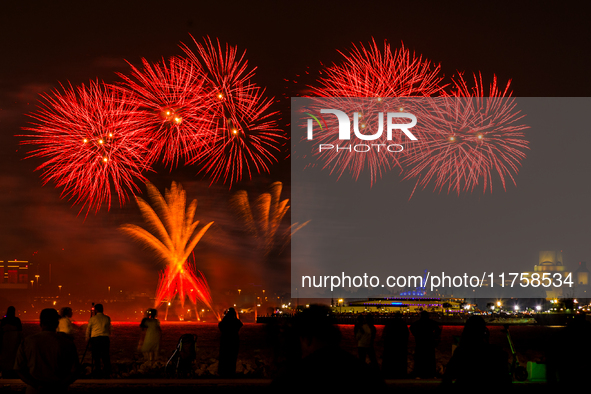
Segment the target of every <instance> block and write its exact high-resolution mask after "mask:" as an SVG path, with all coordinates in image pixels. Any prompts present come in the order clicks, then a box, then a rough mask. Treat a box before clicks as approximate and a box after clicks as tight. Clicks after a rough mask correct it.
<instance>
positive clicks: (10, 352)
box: [0, 306, 23, 379]
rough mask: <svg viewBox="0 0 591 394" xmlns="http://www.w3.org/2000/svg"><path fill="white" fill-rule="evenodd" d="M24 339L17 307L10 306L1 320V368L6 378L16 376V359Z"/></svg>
mask: <svg viewBox="0 0 591 394" xmlns="http://www.w3.org/2000/svg"><path fill="white" fill-rule="evenodd" d="M22 340H23V325H22V323H21V319H19V318H18V317H16V309H15V308H14V307H13V306H9V307H8V309H7V310H6V316H4V318H3V319H2V321H0V346H1V347H0V369H1V370H2V377H3V378H4V379H10V378H15V377H16V376H17V374H16V372H15V371H14V359H15V358H16V352H17V350H18V347H19V346H20V344H21V341H22Z"/></svg>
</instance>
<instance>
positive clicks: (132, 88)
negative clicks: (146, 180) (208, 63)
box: [119, 57, 211, 167]
mask: <svg viewBox="0 0 591 394" xmlns="http://www.w3.org/2000/svg"><path fill="white" fill-rule="evenodd" d="M142 62H143V70H140V69H138V68H136V67H134V66H131V68H132V69H131V76H130V77H128V76H126V75H123V74H119V76H120V77H121V78H123V79H124V80H125V83H124V85H123V86H122V89H124V90H125V91H126V92H127V93H128V95H127V97H129V98H130V99H131V100H134V101H135V104H136V105H137V106H138V111H137V112H136V116H137V118H138V120H139V121H140V122H142V123H143V124H144V126H145V130H146V131H147V132H148V134H147V136H146V137H147V139H148V140H149V141H150V157H148V158H147V161H148V162H150V163H152V162H154V161H155V160H156V159H157V158H159V157H162V160H163V162H164V163H165V164H170V166H171V167H173V166H175V165H177V164H178V160H179V158H180V157H184V158H185V160H188V159H191V158H192V157H194V156H195V155H196V154H197V152H199V151H200V150H201V149H202V147H203V146H204V145H206V144H207V143H208V141H209V139H210V138H211V133H209V132H208V131H209V128H210V126H209V123H210V120H209V119H208V118H207V117H206V116H205V114H206V113H207V105H208V101H207V100H206V99H205V98H204V92H203V83H204V78H203V74H202V73H201V70H200V68H199V67H196V65H195V64H194V63H192V62H190V61H188V60H187V59H183V58H176V57H173V58H171V59H169V60H168V62H166V61H164V60H163V61H162V62H160V63H156V64H150V63H149V62H148V61H147V60H145V59H142Z"/></svg>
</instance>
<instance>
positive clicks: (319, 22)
mask: <svg viewBox="0 0 591 394" xmlns="http://www.w3.org/2000/svg"><path fill="white" fill-rule="evenodd" d="M589 8H590V7H589V6H588V5H586V6H585V7H584V8H582V6H580V5H579V4H577V3H574V2H572V3H571V2H566V3H564V2H563V3H554V4H553V5H552V7H551V8H550V7H547V6H545V5H544V4H543V3H540V4H538V3H535V4H534V3H530V4H525V3H524V4H519V5H515V4H512V3H511V2H489V3H487V4H485V5H476V4H475V3H472V2H470V3H468V2H449V3H447V2H437V3H430V2H423V1H418V2H390V1H388V2H322V3H320V4H319V3H318V2H307V1H304V2H277V3H275V2H256V3H250V2H249V3H247V2H218V3H215V5H214V4H213V3H212V4H207V3H204V2H189V1H187V2H174V1H171V2H166V3H164V2H150V1H142V2H139V1H138V2H136V1H133V2H119V1H113V2H109V1H103V2H100V3H94V4H91V3H88V2H74V1H66V2H59V3H58V4H49V3H41V2H39V3H38V4H37V5H35V6H31V5H29V6H28V7H25V6H24V5H21V4H18V5H17V4H15V3H12V2H11V3H5V4H3V6H2V9H1V11H0V56H1V60H2V61H1V62H0V149H1V155H0V185H2V189H1V190H2V191H1V192H0V260H4V261H6V260H8V259H19V260H30V261H32V262H36V263H41V264H48V263H52V267H53V270H54V273H53V281H52V285H53V286H56V287H57V285H64V286H71V288H72V289H74V288H75V289H77V290H78V289H81V288H84V289H86V290H88V291H99V290H100V289H103V290H104V289H105V288H106V286H107V285H111V286H113V287H114V288H124V289H133V290H148V291H153V289H155V286H156V281H157V274H156V272H157V271H158V270H159V269H160V268H161V267H160V266H159V265H158V260H157V259H156V258H154V257H153V256H152V254H151V253H149V252H147V251H143V250H142V247H141V246H140V245H138V244H136V243H134V242H133V241H131V240H130V239H128V238H127V237H126V236H125V235H124V234H122V233H121V232H120V231H119V230H118V229H117V228H118V226H120V225H121V224H123V223H127V222H133V223H137V224H142V222H141V218H140V216H139V212H138V210H137V208H136V206H135V203H133V202H128V203H127V204H126V205H125V207H123V208H119V206H118V205H114V206H113V207H112V208H111V210H110V211H109V212H107V211H106V210H105V209H103V210H101V211H100V212H99V213H98V214H96V215H94V214H93V213H91V214H90V215H88V217H87V218H86V219H85V217H84V214H80V215H78V212H79V209H80V206H74V207H72V206H71V203H70V202H68V201H67V200H60V190H58V189H55V188H54V187H53V186H54V185H52V184H48V185H46V186H44V187H43V186H42V181H41V179H40V177H39V175H40V173H39V172H35V171H34V169H35V167H37V166H38V165H39V164H40V163H41V162H40V161H39V160H36V159H29V160H24V157H25V156H26V150H25V149H24V148H25V147H23V146H21V145H19V141H20V140H21V139H22V138H20V137H17V135H19V134H21V133H22V130H21V127H25V126H26V125H27V122H28V118H27V116H26V115H25V114H26V113H29V112H31V111H34V110H35V108H36V107H35V106H36V102H37V98H38V94H39V93H42V92H48V91H50V90H51V89H52V88H56V87H58V86H59V83H60V82H61V83H67V82H68V81H69V82H71V83H72V84H73V85H78V84H81V83H87V82H88V81H89V80H94V79H97V78H98V79H101V80H104V81H105V82H115V81H118V80H119V79H118V77H117V76H116V72H122V73H126V72H128V71H129V66H128V65H127V64H126V62H125V60H127V61H129V62H131V63H133V64H136V65H137V64H139V62H140V60H141V58H146V59H147V60H149V61H158V60H161V59H162V58H168V57H170V56H173V55H181V54H182V51H181V49H180V48H179V46H178V45H179V43H180V42H185V43H187V44H190V43H191V37H190V35H193V36H194V37H195V38H196V39H198V40H200V39H201V38H202V37H205V36H210V37H212V38H219V40H220V41H221V42H222V43H223V42H228V43H229V44H232V45H237V46H238V47H239V50H244V49H246V50H247V59H248V61H249V65H251V66H256V67H257V70H256V76H255V78H254V82H256V83H258V84H259V85H261V86H265V87H266V88H267V93H268V95H269V96H274V97H276V98H277V101H278V102H277V104H276V106H275V109H276V110H278V111H281V117H282V119H283V121H282V122H281V125H282V127H284V128H285V130H286V132H289V129H288V126H287V123H288V119H289V112H288V111H289V106H288V105H289V100H288V98H289V97H291V96H296V95H300V94H301V93H302V91H303V90H302V89H303V86H301V85H298V84H294V83H293V82H286V81H285V80H286V79H287V80H289V81H293V80H294V79H296V80H297V78H296V75H301V74H304V73H305V71H306V70H310V71H312V72H316V71H317V70H318V69H320V68H321V67H322V66H321V64H331V63H332V62H337V61H339V59H340V55H339V54H338V52H337V50H346V49H347V48H350V47H351V43H360V42H362V43H367V42H368V41H370V40H371V39H372V37H373V38H375V40H376V41H377V42H381V41H382V40H384V39H386V40H388V41H389V42H390V43H391V44H392V45H393V47H397V46H399V45H400V42H404V45H405V46H406V47H408V48H410V49H411V50H413V51H416V52H417V53H420V54H423V55H424V56H425V57H426V58H428V59H430V60H432V61H434V62H435V63H441V67H442V70H443V73H444V74H445V76H446V77H449V76H451V75H453V74H454V73H456V72H458V71H459V72H462V71H465V72H468V73H471V72H478V71H481V72H482V74H483V77H484V78H485V80H486V78H489V79H490V78H492V75H493V74H496V75H497V77H498V78H499V80H500V81H501V82H505V83H506V81H507V80H509V79H511V80H512V84H511V86H512V90H513V93H514V96H517V97H586V96H588V95H589V91H590V88H591V76H590V73H589V72H588V69H589V64H590V60H591V59H590V54H589V53H590V52H589V42H590V38H591V35H590V31H589V29H590V27H589V26H590V25H589V23H588V21H589V16H590V12H589V11H590V9H589ZM527 138H528V139H529V140H530V141H531V144H530V148H531V151H530V152H528V157H527V159H526V160H525V161H524V163H523V168H522V170H521V171H520V174H519V176H518V178H517V187H514V186H512V185H510V186H509V187H508V189H507V192H506V193H505V192H503V191H502V189H497V190H496V191H495V194H494V195H495V196H497V197H498V198H499V199H500V200H498V201H497V203H499V201H504V202H503V203H504V204H505V205H504V212H505V213H506V215H510V216H513V215H521V216H522V217H523V223H524V225H523V228H521V229H519V231H517V230H514V231H513V233H511V234H510V236H507V234H506V231H505V229H504V227H503V223H502V220H498V221H496V222H494V223H491V224H490V226H493V227H491V233H495V229H496V228H497V227H494V226H498V233H499V234H500V233H503V234H504V235H503V236H502V237H499V239H497V240H494V239H492V240H489V241H490V242H488V243H486V245H485V246H484V247H485V248H489V249H492V248H498V249H503V250H504V252H503V253H505V254H508V255H511V256H512V261H515V262H521V263H522V264H524V265H523V268H521V267H520V268H519V269H521V270H526V269H531V267H532V266H533V264H535V263H536V262H537V254H538V252H539V251H540V250H555V249H556V250H563V251H564V256H565V261H566V264H567V265H568V266H569V267H572V268H574V264H576V262H578V261H581V260H591V245H590V244H589V240H590V239H591V227H590V220H589V219H590V218H591V216H590V215H591V211H590V210H589V199H590V193H589V192H590V183H589V174H590V171H591V164H590V160H588V147H589V146H590V144H589V143H590V142H591V137H590V136H589V133H588V126H586V127H584V128H580V129H559V130H555V132H554V133H552V134H551V135H547V134H546V135H539V134H538V135H536V133H535V130H530V131H529V132H528V134H527ZM278 159H279V160H280V162H279V163H278V164H277V165H276V166H274V167H273V169H272V171H271V174H267V175H262V176H257V177H255V179H254V180H253V181H252V182H243V183H241V184H239V185H237V186H235V187H234V188H233V189H232V190H229V188H228V186H227V185H225V186H224V185H214V186H212V187H209V182H208V181H207V180H203V179H202V178H200V177H196V176H195V174H196V173H197V171H198V168H196V167H190V168H178V169H174V170H173V171H168V170H166V169H163V168H158V169H157V170H158V173H157V174H149V175H147V176H148V179H150V181H152V182H153V183H155V184H156V186H158V187H159V188H160V189H161V190H162V189H163V188H164V187H166V186H170V183H171V182H172V181H173V180H174V181H180V182H182V184H183V185H184V186H185V188H186V189H187V191H188V196H189V198H197V199H198V200H199V206H198V209H197V214H196V217H198V218H200V219H202V220H203V221H207V220H214V221H215V222H216V225H217V227H213V228H212V230H211V231H210V232H211V233H210V234H209V235H211V236H210V237H207V236H206V237H205V238H204V241H203V245H201V244H200V245H199V246H198V249H197V250H196V253H197V254H198V256H199V257H198V258H197V261H198V265H199V268H200V269H202V271H203V272H204V273H205V274H206V276H207V277H208V279H209V280H210V284H211V287H212V289H213V290H214V291H213V292H214V297H215V295H216V293H219V294H220V295H221V294H222V293H223V292H224V291H225V290H226V289H230V288H233V287H234V286H236V285H240V284H241V283H244V282H251V283H257V282H263V281H264V282H271V281H273V280H274V279H273V278H274V277H273V278H272V277H271V275H270V274H268V273H266V272H267V271H269V272H271V271H273V275H277V278H278V279H277V281H278V283H285V282H284V281H285V275H282V274H278V273H277V272H279V271H281V269H282V268H281V267H283V269H287V270H288V268H287V266H286V265H285V261H284V260H285V259H283V260H282V261H281V262H278V263H277V264H283V265H280V266H279V267H278V269H276V270H267V269H266V268H264V267H263V268H261V267H260V265H257V263H256V261H255V260H256V259H255V258H253V257H250V256H248V253H244V251H245V250H249V246H248V241H247V240H246V239H244V237H242V236H240V233H239V228H238V227H237V224H236V223H235V219H233V217H232V216H231V214H230V213H229V211H228V209H227V201H228V198H229V196H230V195H231V193H232V192H233V191H235V190H240V189H246V190H247V191H248V192H249V194H251V195H256V194H258V193H261V192H264V191H266V189H265V188H266V186H268V185H269V184H270V183H271V182H273V181H277V180H279V181H282V182H284V184H285V185H286V191H285V192H284V196H285V197H289V194H288V193H289V187H288V186H289V159H285V157H278ZM430 193H431V192H430V191H424V192H422V195H420V196H417V199H416V200H415V202H413V203H415V204H416V203H419V202H424V204H426V209H425V212H428V213H429V214H432V212H436V211H438V209H442V210H443V209H445V208H446V207H447V206H449V204H451V205H453V206H454V209H458V210H461V208H462V204H468V205H470V204H477V203H478V201H479V197H478V198H477V197H470V196H464V195H463V196H461V197H460V198H458V197H456V196H452V195H450V196H447V195H446V194H445V193H442V194H440V195H439V196H440V198H439V199H437V198H433V196H432V195H431V194H430ZM480 193H481V192H480ZM427 194H429V196H428V197H427ZM489 198H490V197H489ZM514 202H518V203H514ZM450 220H452V221H453V218H452V219H450ZM460 222H461V220H460ZM450 226H454V224H450ZM457 226H458V227H457V228H455V230H454V231H456V232H457V238H458V239H459V240H460V241H459V245H458V249H457V250H458V252H457V255H456V256H455V257H456V259H454V260H453V264H457V265H459V266H460V267H461V266H462V264H468V262H467V261H464V260H463V257H462V253H461V250H462V248H463V247H465V245H461V239H462V234H463V232H466V234H469V233H470V232H471V231H472V229H471V228H470V227H469V226H465V225H462V226H460V225H459V224H458V225H457ZM534 229H535V231H533V230H534ZM410 233H413V234H417V233H420V231H418V229H417V231H411V232H410ZM424 245H426V247H425V248H424V249H423V250H421V258H424V259H427V260H430V259H436V258H440V254H439V252H438V251H437V250H435V249H434V250H433V253H432V255H430V254H429V248H428V245H429V240H428V239H426V240H425V241H424ZM493 245H494V246H493ZM222 249H223V251H221V250H222ZM286 272H287V271H286ZM259 275H263V276H265V275H267V276H266V277H265V278H264V279H260V276H259ZM279 278H281V279H279ZM57 282H59V283H57ZM62 282H63V283H62ZM46 285H47V286H49V283H46ZM288 288H289V286H286V287H285V289H286V291H287V289H288Z"/></svg>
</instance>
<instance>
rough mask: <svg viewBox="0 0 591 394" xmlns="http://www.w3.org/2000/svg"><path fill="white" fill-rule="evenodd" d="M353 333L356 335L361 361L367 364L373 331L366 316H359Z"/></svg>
mask: <svg viewBox="0 0 591 394" xmlns="http://www.w3.org/2000/svg"><path fill="white" fill-rule="evenodd" d="M353 333H354V334H355V340H356V341H357V354H358V355H359V359H360V360H361V361H362V362H363V363H365V362H366V359H367V353H368V349H369V346H370V345H371V329H370V328H369V325H368V324H367V322H366V321H365V316H363V315H359V316H357V321H356V322H355V326H354V327H353Z"/></svg>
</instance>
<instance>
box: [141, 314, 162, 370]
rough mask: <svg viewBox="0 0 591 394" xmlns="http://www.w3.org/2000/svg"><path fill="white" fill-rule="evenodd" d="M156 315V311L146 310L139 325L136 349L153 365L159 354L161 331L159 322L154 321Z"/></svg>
mask: <svg viewBox="0 0 591 394" xmlns="http://www.w3.org/2000/svg"><path fill="white" fill-rule="evenodd" d="M157 315H158V311H157V310H156V309H148V310H147V311H146V317H145V318H143V319H142V322H141V323H140V329H141V330H142V332H141V337H140V342H139V344H138V349H139V351H140V352H142V353H143V355H144V358H145V359H146V361H148V362H150V364H153V362H154V361H155V360H156V359H157V358H158V354H159V353H160V338H161V337H162V329H161V328H160V321H159V320H158V319H156V316H157Z"/></svg>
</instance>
